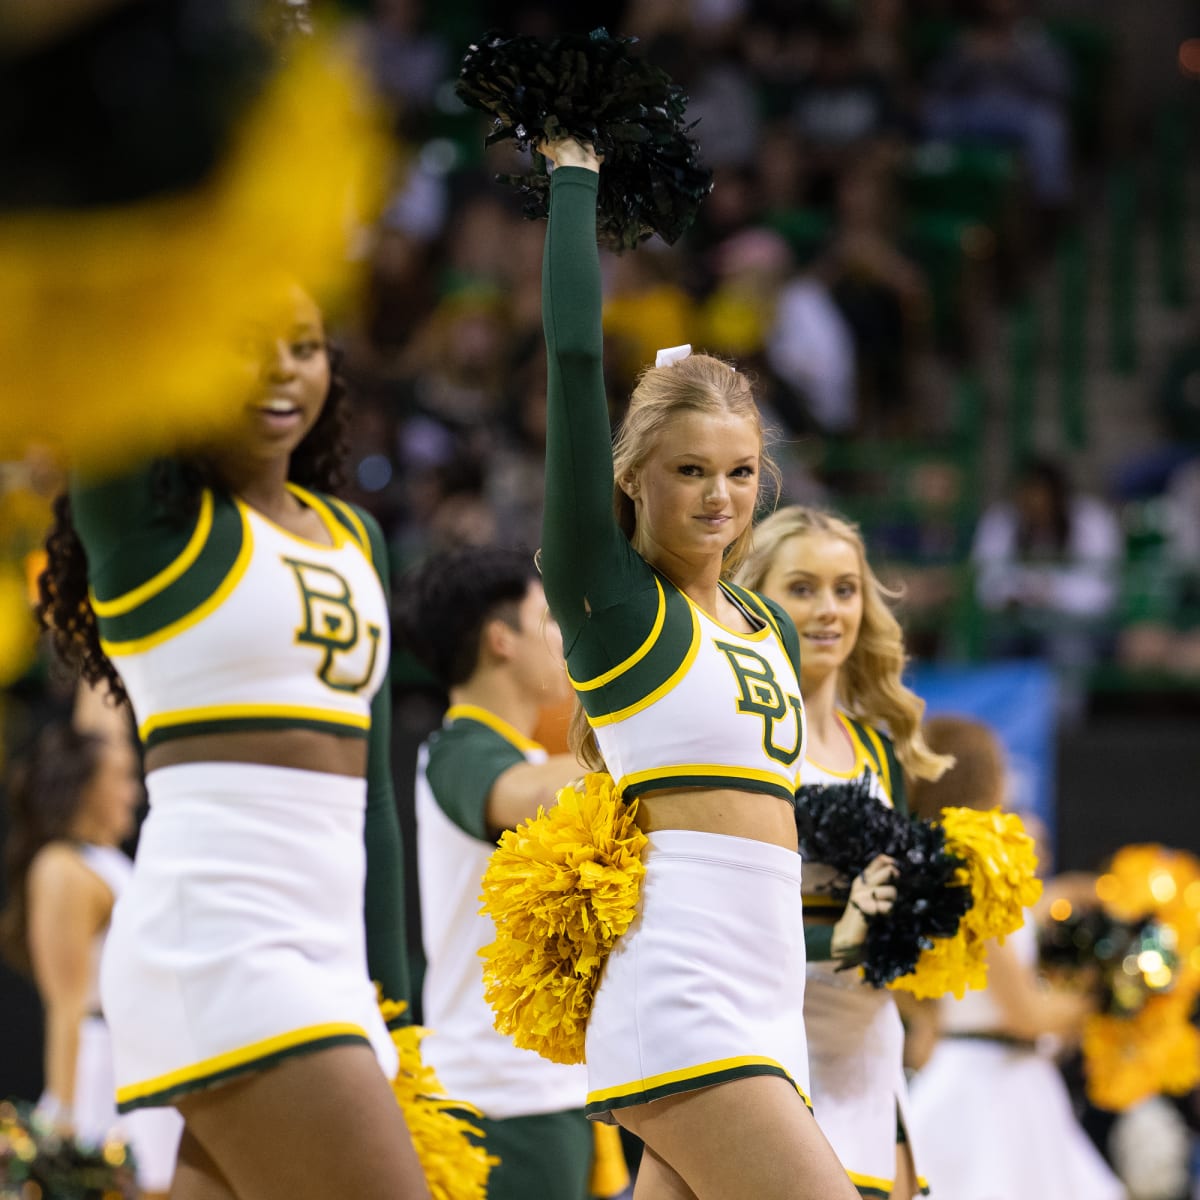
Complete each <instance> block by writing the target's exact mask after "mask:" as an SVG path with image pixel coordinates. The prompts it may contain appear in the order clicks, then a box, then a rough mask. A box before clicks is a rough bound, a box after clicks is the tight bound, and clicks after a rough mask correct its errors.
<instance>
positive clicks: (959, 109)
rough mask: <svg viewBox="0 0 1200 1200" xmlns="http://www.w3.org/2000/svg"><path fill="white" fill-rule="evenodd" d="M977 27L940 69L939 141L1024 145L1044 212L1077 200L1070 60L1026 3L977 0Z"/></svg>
mask: <svg viewBox="0 0 1200 1200" xmlns="http://www.w3.org/2000/svg"><path fill="white" fill-rule="evenodd" d="M973 9H974V12H973V20H972V21H971V24H970V26H969V28H968V29H967V30H966V31H965V32H964V33H963V34H962V35H961V36H960V37H959V38H958V40H957V41H956V42H955V43H954V44H953V45H952V46H951V47H950V49H949V50H948V51H947V53H946V55H945V57H943V58H942V59H941V61H940V62H938V63H936V64H935V65H934V68H933V70H932V72H931V74H930V76H929V80H928V90H929V95H928V97H927V102H926V108H925V118H926V124H927V127H928V130H929V132H930V133H931V134H932V135H933V136H934V137H942V138H949V139H951V140H969V139H984V140H987V141H1000V142H1005V143H1009V144H1012V145H1014V146H1016V147H1017V148H1018V149H1019V150H1020V151H1021V153H1022V156H1023V158H1024V160H1025V165H1026V168H1027V170H1028V173H1029V185H1030V191H1031V193H1032V196H1033V198H1034V200H1035V201H1036V202H1037V203H1038V204H1039V205H1040V206H1041V207H1043V208H1045V209H1049V210H1056V209H1061V208H1063V207H1064V206H1065V205H1066V204H1067V203H1068V202H1069V200H1070V198H1071V143H1070V128H1069V123H1068V114H1067V102H1068V100H1069V98H1070V91H1071V77H1070V68H1069V65H1068V63H1067V60H1066V58H1065V57H1064V56H1063V54H1062V53H1061V52H1060V51H1059V49H1058V48H1057V47H1056V46H1055V45H1054V43H1053V42H1052V41H1051V40H1050V37H1049V36H1048V34H1047V33H1046V31H1045V30H1044V29H1043V28H1042V27H1041V25H1040V24H1039V23H1037V22H1036V21H1034V20H1033V19H1032V18H1029V17H1027V16H1026V14H1025V10H1024V3H1023V0H974V4H973Z"/></svg>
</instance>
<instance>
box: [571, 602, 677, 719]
mask: <svg viewBox="0 0 1200 1200" xmlns="http://www.w3.org/2000/svg"><path fill="white" fill-rule="evenodd" d="M680 594H681V593H676V595H680ZM680 603H681V604H682V603H683V601H680ZM667 604H668V608H669V607H670V604H671V600H670V598H669V597H668V600H667ZM683 611H684V612H687V613H688V614H689V618H690V619H689V620H688V622H687V624H686V625H685V624H684V623H683V622H682V621H681V620H676V621H670V620H668V621H667V623H666V625H665V627H664V630H663V633H662V634H660V636H659V638H658V641H657V642H655V644H654V647H653V649H652V652H650V653H648V654H647V655H646V657H645V659H643V661H642V664H639V666H638V667H636V668H634V669H632V670H630V671H628V672H626V673H625V674H624V675H622V676H621V677H620V678H619V679H617V680H614V681H613V683H611V684H608V685H606V686H605V687H604V688H602V689H600V690H598V691H596V692H583V693H582V694H580V696H579V699H580V702H581V703H582V704H583V708H584V712H585V714H586V715H587V719H588V724H590V725H592V726H593V727H597V726H600V725H615V724H616V723H617V722H618V721H624V720H625V719H626V718H628V717H632V716H633V715H634V714H635V713H640V712H644V711H645V710H646V709H647V708H649V707H650V706H651V705H652V704H654V703H655V702H657V701H658V700H661V699H662V698H663V697H664V696H665V695H666V694H667V693H668V692H669V691H671V689H672V688H673V687H674V686H675V685H676V684H677V683H678V682H679V681H680V680H681V679H682V678H683V677H684V676H685V675H686V674H687V673H688V671H690V670H691V667H692V663H694V662H695V661H696V655H697V654H699V653H700V638H701V635H700V622H699V620H698V619H697V617H696V613H695V610H694V609H689V608H687V606H686V605H685V607H684V609H683ZM647 664H648V665H647ZM643 666H644V667H645V669H644V670H643V669H642V668H643ZM668 666H669V667H671V670H670V671H669V673H667V674H666V676H665V678H664V676H663V671H664V670H665V669H666V668H667V667H668ZM654 681H657V683H655V682H654Z"/></svg>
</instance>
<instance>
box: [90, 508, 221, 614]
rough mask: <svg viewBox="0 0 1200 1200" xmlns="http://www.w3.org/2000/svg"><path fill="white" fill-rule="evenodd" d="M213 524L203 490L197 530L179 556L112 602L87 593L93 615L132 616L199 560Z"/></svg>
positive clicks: (211, 511) (211, 513) (210, 510)
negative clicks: (128, 614) (140, 606)
mask: <svg viewBox="0 0 1200 1200" xmlns="http://www.w3.org/2000/svg"><path fill="white" fill-rule="evenodd" d="M212 523H213V497H212V492H211V491H210V490H209V489H208V488H205V489H204V491H203V492H202V493H201V495H200V515H199V516H198V517H197V518H196V528H195V529H193V530H192V536H191V537H190V538H188V543H187V545H186V546H184V548H183V549H182V550H181V551H180V552H179V554H178V556H177V557H176V558H175V559H174V561H173V562H171V563H168V564H167V566H165V567H163V569H162V570H161V571H159V572H158V574H157V575H154V576H153V577H151V578H150V579H147V580H146V582H145V583H142V584H139V585H138V586H137V587H135V588H131V589H130V590H129V591H128V592H124V593H122V594H121V595H120V596H116V597H114V598H113V599H112V600H101V599H99V598H98V597H97V596H96V593H95V592H92V591H89V593H88V598H89V599H90V600H91V604H92V611H93V612H95V614H96V616H98V617H120V616H123V615H124V614H125V613H127V612H132V611H133V610H134V609H135V608H137V607H138V606H139V605H141V604H145V603H146V601H147V600H149V599H150V598H151V597H153V596H157V595H158V594H159V592H162V591H165V590H166V589H167V588H168V587H170V586H171V584H173V583H174V582H175V580H177V579H178V578H179V577H180V576H181V575H182V574H183V573H184V572H185V571H186V570H187V569H188V568H189V567H190V566H191V565H192V564H193V563H194V562H195V561H196V559H197V558H199V557H200V551H201V550H203V549H204V543H205V542H207V541H208V535H209V534H210V533H211V532H212Z"/></svg>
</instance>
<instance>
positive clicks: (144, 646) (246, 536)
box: [100, 503, 254, 658]
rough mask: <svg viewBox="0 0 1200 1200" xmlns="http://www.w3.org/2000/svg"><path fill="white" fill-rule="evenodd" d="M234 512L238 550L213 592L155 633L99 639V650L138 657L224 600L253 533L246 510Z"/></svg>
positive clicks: (246, 556)
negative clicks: (120, 639)
mask: <svg viewBox="0 0 1200 1200" xmlns="http://www.w3.org/2000/svg"><path fill="white" fill-rule="evenodd" d="M238 512H239V514H240V515H241V518H242V548H241V549H240V550H239V551H238V556H237V558H235V559H234V560H233V566H232V567H230V568H229V573H228V574H227V575H226V576H225V578H224V579H223V580H221V583H220V586H219V587H218V588H217V590H216V591H215V592H213V594H212V595H211V596H209V598H208V599H207V600H205V601H204V602H203V603H201V604H199V605H197V606H196V607H195V608H193V609H192V611H191V612H189V613H186V614H185V615H184V616H182V617H180V618H179V620H177V621H172V622H171V623H170V624H169V625H165V626H163V628H162V629H160V630H158V631H157V632H156V633H148V634H147V635H146V636H145V637H140V638H133V639H132V640H131V641H128V642H109V641H105V640H104V639H103V638H101V639H100V648H101V649H102V650H103V651H104V653H105V654H107V655H108V657H109V658H118V657H120V656H121V655H123V654H141V653H142V652H143V651H145V650H150V649H152V648H153V647H155V646H159V645H161V644H162V643H163V642H166V641H170V639H171V638H173V637H175V636H176V635H177V634H180V633H182V632H183V631H184V630H185V629H190V628H191V627H192V626H193V625H198V624H199V623H200V622H201V621H203V620H204V618H205V617H207V616H208V614H209V613H210V612H212V611H213V610H214V609H217V608H219V607H220V606H221V605H222V604H223V603H224V602H225V599H226V597H228V595H229V593H230V592H232V591H233V589H234V588H235V587H237V585H238V583H239V582H240V581H241V578H242V576H243V575H244V574H245V573H246V568H247V567H248V566H249V565H250V558H251V555H252V554H253V553H254V534H253V533H252V532H251V530H250V522H249V521H248V520H247V519H246V511H245V509H244V507H243V506H242V505H241V504H240V503H239V504H238Z"/></svg>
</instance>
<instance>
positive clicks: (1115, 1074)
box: [1082, 993, 1200, 1112]
mask: <svg viewBox="0 0 1200 1200" xmlns="http://www.w3.org/2000/svg"><path fill="white" fill-rule="evenodd" d="M1189 1014H1190V998H1189V997H1186V996H1182V995H1180V994H1179V993H1171V994H1170V995H1165V996H1152V997H1151V998H1150V999H1149V1000H1147V1001H1146V1003H1145V1005H1144V1006H1143V1007H1142V1009H1141V1010H1140V1011H1139V1012H1138V1013H1137V1014H1136V1015H1134V1016H1118V1015H1114V1014H1108V1013H1097V1014H1094V1015H1092V1016H1090V1017H1089V1018H1088V1019H1087V1022H1086V1023H1085V1025H1084V1028H1083V1040H1082V1049H1083V1063H1084V1074H1085V1078H1086V1081H1087V1094H1088V1098H1089V1099H1090V1100H1091V1101H1092V1103H1093V1104H1095V1105H1097V1106H1098V1107H1100V1108H1104V1109H1107V1110H1109V1111H1110V1112H1123V1111H1124V1110H1125V1109H1127V1108H1131V1107H1132V1106H1133V1105H1135V1104H1137V1103H1138V1102H1139V1101H1142V1100H1145V1099H1147V1098H1148V1097H1150V1096H1156V1095H1159V1094H1160V1093H1162V1092H1166V1093H1168V1094H1169V1095H1174V1096H1183V1095H1186V1094H1187V1093H1188V1092H1190V1091H1191V1090H1192V1089H1193V1088H1195V1087H1196V1086H1197V1085H1198V1084H1200V1031H1198V1030H1197V1029H1196V1027H1195V1026H1194V1025H1193V1024H1192V1023H1191V1021H1190V1020H1189Z"/></svg>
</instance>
